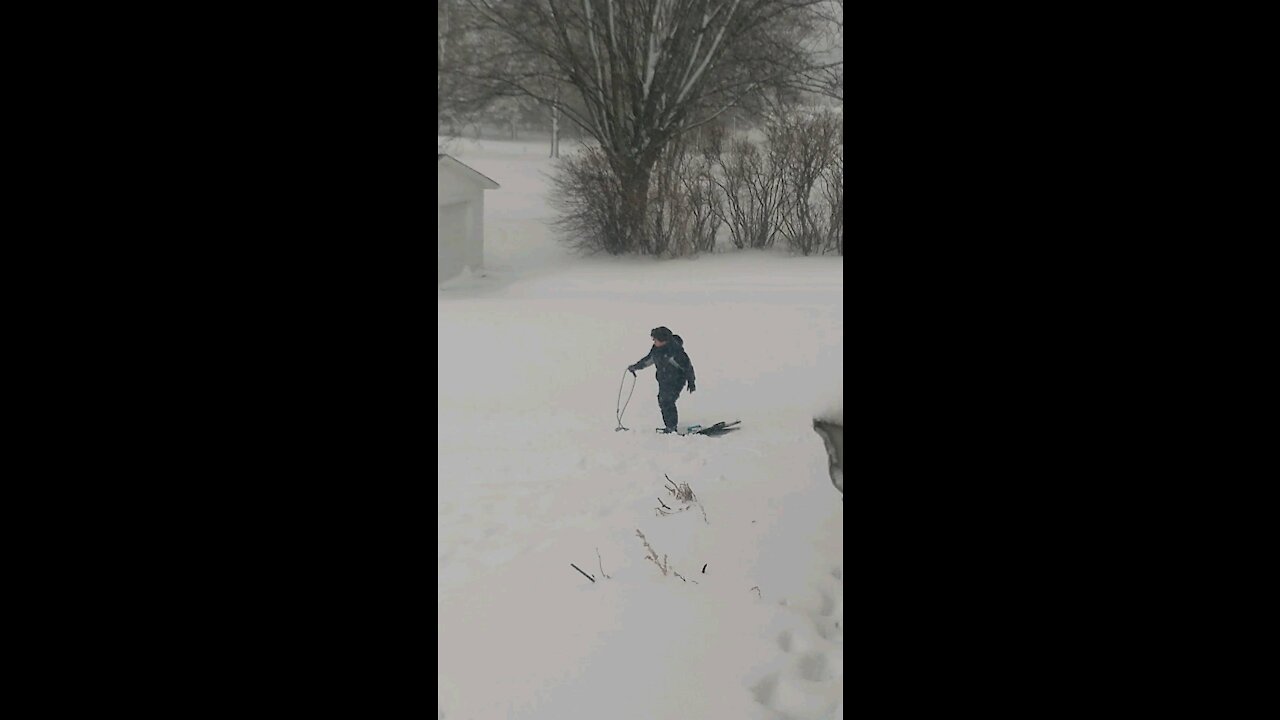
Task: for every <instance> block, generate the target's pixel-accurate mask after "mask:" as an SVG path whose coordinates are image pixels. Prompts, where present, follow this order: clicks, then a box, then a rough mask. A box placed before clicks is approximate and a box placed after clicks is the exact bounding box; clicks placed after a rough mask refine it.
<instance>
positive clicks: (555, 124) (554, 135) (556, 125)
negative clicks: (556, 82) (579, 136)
mask: <svg viewBox="0 0 1280 720" xmlns="http://www.w3.org/2000/svg"><path fill="white" fill-rule="evenodd" d="M556 102H560V88H559V86H557V87H556ZM551 157H553V158H558V157H560V106H559V105H552V106H551Z"/></svg>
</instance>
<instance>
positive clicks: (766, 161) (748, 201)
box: [714, 138, 784, 248]
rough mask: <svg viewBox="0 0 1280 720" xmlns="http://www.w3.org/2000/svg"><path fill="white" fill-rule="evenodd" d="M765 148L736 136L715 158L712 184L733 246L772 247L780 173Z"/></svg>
mask: <svg viewBox="0 0 1280 720" xmlns="http://www.w3.org/2000/svg"><path fill="white" fill-rule="evenodd" d="M775 160H776V158H775V157H774V153H772V152H771V151H770V150H769V149H766V150H764V151H762V150H761V149H760V147H759V146H758V145H756V144H755V143H753V142H751V141H750V140H747V139H745V138H740V139H738V140H734V141H732V142H730V143H728V146H727V147H726V148H725V152H723V153H721V154H720V155H719V156H718V157H716V158H715V160H714V163H715V165H716V166H717V172H716V174H715V177H716V179H715V183H716V185H717V186H718V187H719V189H720V193H721V195H722V197H723V199H724V206H723V210H722V211H721V212H720V217H721V219H722V220H723V222H724V223H725V225H727V226H728V228H729V236H730V238H731V239H732V241H733V244H734V246H735V247H737V248H766V247H772V246H773V242H774V240H775V239H776V237H777V235H778V226H779V215H780V214H781V212H782V208H783V200H784V196H783V187H782V176H781V174H779V173H776V172H774V171H773V169H774V165H775V164H776V162H775Z"/></svg>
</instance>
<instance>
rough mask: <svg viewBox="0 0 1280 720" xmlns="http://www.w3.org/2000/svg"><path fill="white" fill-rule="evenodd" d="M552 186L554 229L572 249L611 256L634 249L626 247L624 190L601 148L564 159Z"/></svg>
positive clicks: (580, 152)
mask: <svg viewBox="0 0 1280 720" xmlns="http://www.w3.org/2000/svg"><path fill="white" fill-rule="evenodd" d="M551 184H552V186H553V187H554V188H555V192H554V193H553V194H552V203H553V204H554V205H555V207H556V209H557V210H559V216H558V217H557V218H556V221H555V226H556V228H557V229H558V230H559V231H560V232H561V234H562V235H563V236H564V238H565V241H566V242H567V243H568V244H569V245H570V246H571V247H572V248H574V249H575V250H577V251H578V252H581V253H584V254H591V253H596V252H601V251H603V252H607V253H609V254H610V255H619V254H622V253H624V252H627V251H629V250H631V249H632V248H628V247H627V246H626V244H625V243H626V240H625V238H626V237H627V235H626V233H625V232H623V230H624V227H623V223H624V216H625V212H624V208H623V195H622V192H621V186H620V185H619V183H618V181H617V178H616V177H615V175H614V173H613V170H612V169H611V168H610V167H609V161H608V159H606V158H605V155H604V153H603V152H601V151H600V149H599V148H597V147H595V146H591V145H589V146H586V147H584V148H583V149H582V150H580V151H579V152H577V153H573V154H571V155H569V156H568V157H566V158H564V159H562V160H561V164H560V168H559V170H558V171H557V172H556V173H555V175H554V176H552V178H551Z"/></svg>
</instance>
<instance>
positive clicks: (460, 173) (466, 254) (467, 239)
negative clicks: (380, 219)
mask: <svg viewBox="0 0 1280 720" xmlns="http://www.w3.org/2000/svg"><path fill="white" fill-rule="evenodd" d="M497 189H498V183H496V182H494V181H492V180H490V179H489V178H487V177H485V176H484V175H481V174H480V173H479V172H477V171H476V170H475V169H474V168H470V167H467V166H466V165H464V164H462V163H461V162H459V161H458V160H457V159H456V158H452V157H450V156H448V155H445V154H443V153H437V155H436V193H437V202H438V207H437V215H436V227H437V229H438V230H439V244H438V247H437V261H438V263H439V267H440V278H439V280H438V281H437V282H444V281H445V280H448V279H449V278H451V277H453V276H454V275H457V274H458V273H460V272H462V269H463V268H464V267H470V268H471V269H472V271H479V270H480V268H482V267H483V266H484V191H485V190H497Z"/></svg>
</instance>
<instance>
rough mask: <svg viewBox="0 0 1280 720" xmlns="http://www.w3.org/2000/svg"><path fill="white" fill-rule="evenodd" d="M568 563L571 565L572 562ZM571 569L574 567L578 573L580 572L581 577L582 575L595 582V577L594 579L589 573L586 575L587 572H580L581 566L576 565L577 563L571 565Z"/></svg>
mask: <svg viewBox="0 0 1280 720" xmlns="http://www.w3.org/2000/svg"><path fill="white" fill-rule="evenodd" d="M569 564H570V565H573V563H569ZM573 569H574V570H577V571H578V572H580V573H582V577H584V578H586V579H588V580H590V581H591V582H595V581H596V579H595V578H593V577H591V576H590V575H588V574H586V573H584V572H582V568H580V567H578V566H577V565H573Z"/></svg>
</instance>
